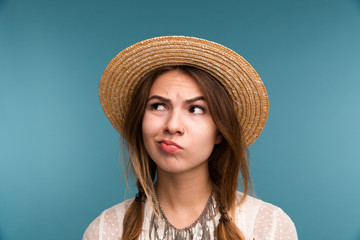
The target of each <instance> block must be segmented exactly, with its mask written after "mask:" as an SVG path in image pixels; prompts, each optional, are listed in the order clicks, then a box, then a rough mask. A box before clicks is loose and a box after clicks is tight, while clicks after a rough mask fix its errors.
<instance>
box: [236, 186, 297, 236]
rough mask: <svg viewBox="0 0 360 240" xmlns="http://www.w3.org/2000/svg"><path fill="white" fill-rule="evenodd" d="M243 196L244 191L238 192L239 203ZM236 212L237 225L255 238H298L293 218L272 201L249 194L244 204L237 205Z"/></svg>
mask: <svg viewBox="0 0 360 240" xmlns="http://www.w3.org/2000/svg"><path fill="white" fill-rule="evenodd" d="M243 196H244V194H243V193H241V192H237V194H236V202H237V203H238V204H239V203H240V201H241V199H242V198H243ZM235 214H236V216H235V219H236V223H237V225H239V226H241V229H246V232H248V235H250V236H252V237H254V238H255V239H281V237H282V238H283V239H291V240H296V239H298V238H297V233H296V228H295V225H294V223H293V221H292V220H291V218H290V217H289V216H288V215H287V214H286V213H285V212H284V211H283V210H282V209H281V208H280V207H278V206H275V205H273V204H271V203H268V202H264V201H262V200H260V199H258V198H255V197H252V196H249V195H247V196H246V198H245V200H244V202H243V204H241V205H237V207H236V209H235Z"/></svg>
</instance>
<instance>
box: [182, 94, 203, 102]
mask: <svg viewBox="0 0 360 240" xmlns="http://www.w3.org/2000/svg"><path fill="white" fill-rule="evenodd" d="M199 100H203V101H205V98H204V97H203V96H199V97H194V98H190V99H188V100H185V103H193V102H196V101H199Z"/></svg>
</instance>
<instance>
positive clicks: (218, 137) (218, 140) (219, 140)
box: [215, 132, 222, 144]
mask: <svg viewBox="0 0 360 240" xmlns="http://www.w3.org/2000/svg"><path fill="white" fill-rule="evenodd" d="M221 141H222V135H221V133H219V132H218V134H217V135H216V137H215V144H219V143H221Z"/></svg>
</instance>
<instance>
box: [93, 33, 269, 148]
mask: <svg viewBox="0 0 360 240" xmlns="http://www.w3.org/2000/svg"><path fill="white" fill-rule="evenodd" d="M175 65H188V66H193V67H197V68H199V69H202V70H204V71H206V72H208V73H210V74H211V75H213V76H214V77H215V78H217V79H218V80H219V81H220V82H221V83H222V84H223V85H224V86H225V88H226V89H227V91H228V93H229V94H230V96H231V98H232V99H233V101H234V108H235V109H234V110H235V113H236V115H237V118H238V121H239V123H240V126H241V128H242V136H243V137H244V140H245V143H246V145H247V146H250V145H251V144H252V143H253V142H254V141H255V140H256V138H257V137H258V136H259V135H260V134H261V132H262V130H263V128H264V126H265V123H266V119H267V116H268V109H269V100H268V96H267V92H266V89H265V86H264V84H263V82H262V80H261V79H260V77H259V75H258V74H257V73H256V71H255V69H254V68H253V67H252V66H251V65H250V64H249V63H248V62H247V61H246V60H245V59H244V58H242V57H241V56H240V55H238V54H237V53H236V52H234V51H232V50H231V49H229V48H227V47H225V46H223V45H220V44H218V43H215V42H211V41H208V40H204V39H199V38H194V37H186V36H164V37H156V38H151V39H147V40H144V41H141V42H138V43H136V44H134V45H132V46H130V47H128V48H126V49H124V50H123V51H121V52H120V53H119V54H117V55H116V56H115V57H114V58H113V59H112V60H111V61H110V63H109V64H108V66H107V67H106V69H105V71H104V73H103V75H102V77H101V80H100V85H99V96H100V103H101V106H102V108H103V110H104V112H105V114H106V116H107V117H108V119H109V120H110V122H111V124H112V125H113V126H114V128H115V129H116V130H117V131H118V132H119V133H120V134H121V135H122V133H123V126H124V120H125V119H124V117H125V114H126V112H127V109H128V107H129V105H130V102H131V99H132V98H133V94H134V91H135V89H137V87H138V86H139V84H140V83H141V81H142V80H143V78H144V76H145V75H146V74H147V73H149V72H150V71H152V70H154V69H156V68H159V67H163V66H175Z"/></svg>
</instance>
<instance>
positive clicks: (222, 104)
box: [122, 66, 251, 240]
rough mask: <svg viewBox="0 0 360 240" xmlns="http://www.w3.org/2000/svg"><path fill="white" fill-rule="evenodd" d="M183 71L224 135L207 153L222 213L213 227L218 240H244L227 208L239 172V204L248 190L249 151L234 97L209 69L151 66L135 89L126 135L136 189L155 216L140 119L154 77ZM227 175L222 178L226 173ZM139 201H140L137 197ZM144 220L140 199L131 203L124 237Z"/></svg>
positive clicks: (132, 235)
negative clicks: (152, 68)
mask: <svg viewBox="0 0 360 240" xmlns="http://www.w3.org/2000/svg"><path fill="white" fill-rule="evenodd" d="M173 70H177V71H181V72H183V73H185V74H187V75H188V76H190V77H192V78H193V79H194V80H195V81H196V82H197V84H198V85H199V86H200V88H201V90H202V91H203V93H204V98H205V100H206V102H207V103H208V107H209V111H210V114H211V116H212V119H213V121H214V123H215V125H216V127H217V129H218V131H219V132H220V133H221V135H222V138H223V139H222V141H221V143H220V144H217V145H215V147H214V150H213V152H212V153H211V155H210V157H209V175H210V179H211V181H212V184H213V193H214V196H215V198H216V201H217V203H218V205H219V211H220V213H221V218H220V222H219V224H218V226H217V228H216V233H215V234H216V239H218V240H225V239H234V240H244V239H245V238H244V236H243V234H242V233H241V231H240V230H239V229H238V228H237V226H236V225H235V222H234V220H233V219H231V218H230V217H229V211H233V210H234V209H235V200H236V190H237V186H238V175H239V171H240V172H241V176H242V186H243V192H244V195H243V197H242V199H241V201H240V204H241V203H243V201H244V200H245V197H246V195H247V193H248V192H249V189H251V183H250V176H249V167H248V161H247V149H246V145H245V142H244V140H243V139H242V136H241V128H240V126H239V123H238V120H237V118H236V115H235V112H234V108H233V100H232V99H231V97H230V95H229V94H228V92H227V91H226V89H225V87H224V86H223V85H222V84H221V83H219V82H218V81H217V80H216V79H215V78H214V77H213V76H212V75H210V74H209V73H207V72H205V71H203V70H200V69H197V68H195V67H190V66H173V67H162V68H159V69H155V70H154V71H152V72H151V73H149V74H148V75H147V76H145V78H144V81H143V82H142V84H141V85H140V86H139V87H138V89H137V90H136V91H135V94H134V98H133V99H132V102H131V104H130V107H129V109H130V110H129V111H128V113H127V114H126V118H125V119H126V120H125V126H124V129H125V131H124V136H123V137H124V139H125V141H126V146H127V148H128V153H129V162H128V164H129V167H131V168H132V170H133V173H134V174H135V176H136V177H137V188H138V190H139V193H144V195H146V198H147V199H148V200H149V202H150V204H151V206H152V207H153V209H154V211H155V213H156V214H158V216H159V208H158V206H157V204H156V196H155V187H154V180H155V176H156V165H155V163H154V162H153V161H152V160H151V158H150V156H149V155H148V154H147V152H146V149H145V146H144V143H143V140H142V128H141V126H142V117H143V115H144V112H145V106H146V101H147V99H148V95H149V91H150V88H151V86H152V84H153V82H154V81H155V79H156V78H157V77H158V76H159V75H161V74H163V73H165V72H168V71H173ZM225 176H226V177H225ZM140 200H141V199H140ZM143 219H144V201H139V198H138V199H137V201H135V200H134V201H133V202H132V203H131V205H130V206H129V208H128V210H127V211H126V213H125V217H124V221H123V234H122V240H135V239H137V238H138V237H139V235H140V233H141V230H142V223H143Z"/></svg>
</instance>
